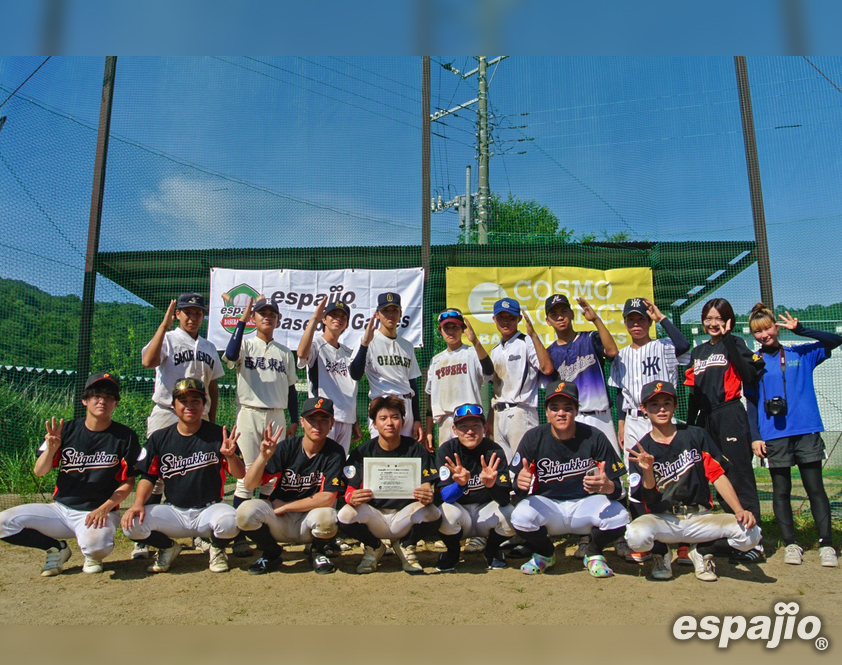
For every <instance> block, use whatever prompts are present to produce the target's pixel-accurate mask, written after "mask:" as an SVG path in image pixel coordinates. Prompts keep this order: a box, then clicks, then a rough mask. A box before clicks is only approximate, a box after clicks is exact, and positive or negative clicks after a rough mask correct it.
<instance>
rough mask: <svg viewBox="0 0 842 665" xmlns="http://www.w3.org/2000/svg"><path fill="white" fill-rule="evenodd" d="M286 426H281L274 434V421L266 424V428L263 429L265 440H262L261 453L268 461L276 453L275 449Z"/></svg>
mask: <svg viewBox="0 0 842 665" xmlns="http://www.w3.org/2000/svg"><path fill="white" fill-rule="evenodd" d="M283 431H284V428H283V427H279V428H278V433H277V434H275V435H274V436H272V423H269V424H268V425H267V426H266V429H265V430H263V441H261V442H260V455H261V457H263V459H265V460H266V461H269V459H270V458H271V457H272V455H274V454H275V449H276V448H277V447H278V440H279V439H280V438H281V434H283Z"/></svg>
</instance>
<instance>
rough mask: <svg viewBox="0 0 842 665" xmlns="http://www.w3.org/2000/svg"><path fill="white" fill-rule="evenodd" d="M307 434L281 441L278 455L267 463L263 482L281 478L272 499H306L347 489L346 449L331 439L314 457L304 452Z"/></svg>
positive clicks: (285, 500) (288, 500)
mask: <svg viewBox="0 0 842 665" xmlns="http://www.w3.org/2000/svg"><path fill="white" fill-rule="evenodd" d="M303 441H304V437H303V436H294V437H292V438H289V439H284V440H283V441H280V442H278V447H277V448H276V449H275V454H274V455H272V457H271V458H270V459H269V461H268V462H267V463H266V468H265V469H264V470H263V479H262V480H261V484H263V485H265V484H266V483H268V482H269V481H270V480H271V479H272V478H277V479H278V480H277V482H276V483H275V489H274V490H273V491H272V496H271V497H270V498H271V499H272V500H275V499H278V500H280V501H283V502H284V503H289V502H290V501H297V500H299V499H305V498H307V497H308V496H313V495H314V494H316V493H318V492H344V490H345V481H344V479H343V477H342V465H343V463H344V461H345V451H344V450H342V446H340V445H339V444H338V443H336V441H334V440H333V439H327V440H326V441H325V443H324V445H323V446H322V448H321V450H319V452H317V453H316V454H315V455H313V456H312V457H308V456H307V453H306V452H304V447H303V445H302V442H303Z"/></svg>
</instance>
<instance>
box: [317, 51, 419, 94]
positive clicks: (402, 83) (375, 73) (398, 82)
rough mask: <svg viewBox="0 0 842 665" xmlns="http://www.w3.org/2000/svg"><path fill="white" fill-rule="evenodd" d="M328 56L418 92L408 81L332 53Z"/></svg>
mask: <svg viewBox="0 0 842 665" xmlns="http://www.w3.org/2000/svg"><path fill="white" fill-rule="evenodd" d="M328 57H329V58H331V59H333V60H336V61H337V62H342V63H345V64H346V65H350V66H351V67H356V68H357V69H361V70H362V71H364V72H368V73H369V74H374V75H375V76H379V77H380V78H382V79H386V80H387V81H391V82H392V83H397V84H398V85H402V86H404V87H405V88H409V89H410V90H413V91H414V92H418V89H417V88H416V87H415V86H413V85H410V84H408V83H404V82H403V81H399V80H398V79H393V78H390V77H388V76H385V75H384V74H381V73H379V72H375V71H373V70H371V69H366V68H365V67H362V66H361V65H356V64H354V63H353V62H351V61H350V60H342V59H341V58H337V57H336V56H333V55H331V56H328ZM415 101H418V100H417V99H416V100H415Z"/></svg>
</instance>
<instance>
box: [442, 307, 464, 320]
mask: <svg viewBox="0 0 842 665" xmlns="http://www.w3.org/2000/svg"><path fill="white" fill-rule="evenodd" d="M448 319H457V320H459V321H462V320H464V317H463V316H462V312H460V311H459V310H458V309H449V310H447V311H445V312H442V313H441V314H439V323H441V322H442V321H447V320H448Z"/></svg>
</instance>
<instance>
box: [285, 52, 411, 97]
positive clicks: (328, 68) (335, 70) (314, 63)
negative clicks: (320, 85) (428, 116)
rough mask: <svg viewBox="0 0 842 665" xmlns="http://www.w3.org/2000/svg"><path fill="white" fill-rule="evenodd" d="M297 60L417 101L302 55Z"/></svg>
mask: <svg viewBox="0 0 842 665" xmlns="http://www.w3.org/2000/svg"><path fill="white" fill-rule="evenodd" d="M296 57H297V58H298V59H299V60H303V61H304V62H309V63H310V64H313V65H316V66H317V67H324V68H325V69H327V70H328V71H331V72H336V73H337V74H342V76H347V77H348V78H349V79H353V80H354V81H359V82H360V83H365V84H366V85H370V86H372V87H373V88H377V89H378V90H383V91H385V92H388V93H389V94H390V95H398V96H399V97H403V98H404V99H408V100H409V101H411V102H412V103H413V104H417V103H418V98H417V97H410V96H409V95H405V94H403V93H402V92H397V91H396V90H390V89H389V88H384V87H383V86H382V85H377V84H376V83H372V82H371V81H366V80H365V79H361V78H360V77H359V76H351V75H350V74H347V73H345V72H343V71H340V70H338V69H334V68H333V67H328V66H327V65H323V64H321V63H320V62H316V61H315V60H308V59H307V58H304V57H302V56H296Z"/></svg>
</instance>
